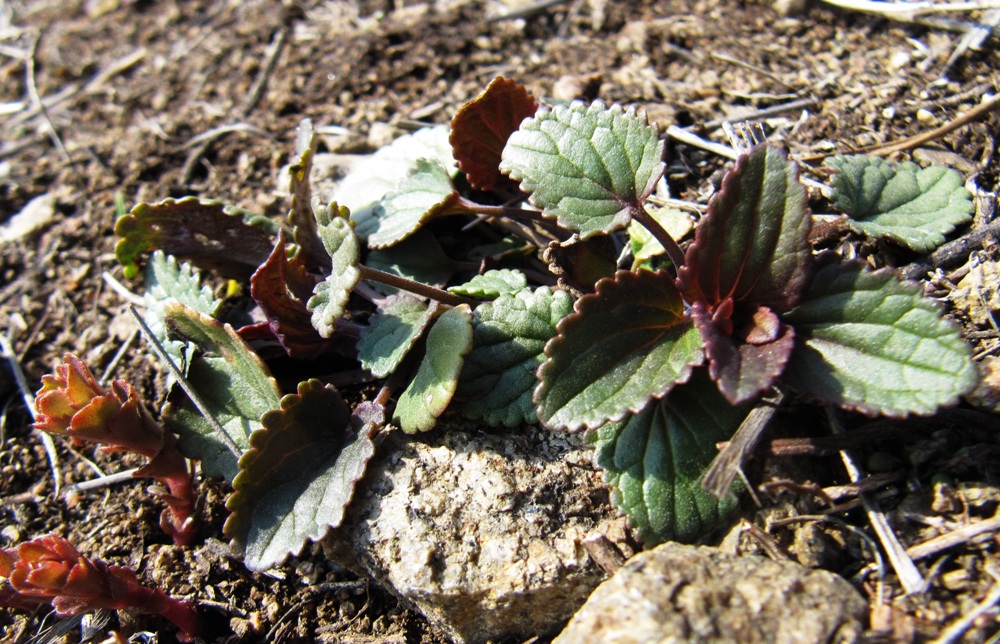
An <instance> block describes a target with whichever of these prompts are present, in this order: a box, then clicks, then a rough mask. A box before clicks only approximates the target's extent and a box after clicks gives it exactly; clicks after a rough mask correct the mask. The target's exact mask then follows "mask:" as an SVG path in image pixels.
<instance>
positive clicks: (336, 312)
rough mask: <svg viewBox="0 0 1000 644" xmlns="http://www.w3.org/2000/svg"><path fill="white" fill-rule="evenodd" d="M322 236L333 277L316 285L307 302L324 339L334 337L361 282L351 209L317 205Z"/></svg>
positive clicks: (359, 254) (316, 212) (315, 210)
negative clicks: (340, 318)
mask: <svg viewBox="0 0 1000 644" xmlns="http://www.w3.org/2000/svg"><path fill="white" fill-rule="evenodd" d="M313 212H314V213H315V214H316V223H317V225H318V233H319V237H320V239H321V240H322V241H323V246H324V247H325V248H326V252H327V253H328V254H329V255H330V266H331V268H330V271H331V272H330V274H329V275H328V276H327V278H326V279H325V280H323V281H322V282H320V283H319V284H317V285H316V288H315V289H314V290H313V296H312V297H311V298H309V301H308V302H306V308H308V309H309V311H311V312H312V318H311V319H312V325H313V327H315V329H316V330H317V331H319V334H320V335H321V336H323V337H324V338H329V337H330V336H331V335H333V327H334V324H335V322H336V320H337V318H339V317H340V316H342V315H343V314H344V305H346V304H347V299H348V298H349V297H350V296H351V289H353V288H354V285H355V284H357V283H358V280H359V279H361V271H360V270H358V261H359V260H360V258H361V249H360V248H359V244H358V238H357V237H356V236H355V235H354V229H353V227H352V226H351V222H350V220H349V219H348V217H349V216H350V213H349V212H348V211H347V208H344V207H340V206H337V204H330V205H329V206H324V205H322V204H320V203H319V202H318V201H316V202H314V203H313Z"/></svg>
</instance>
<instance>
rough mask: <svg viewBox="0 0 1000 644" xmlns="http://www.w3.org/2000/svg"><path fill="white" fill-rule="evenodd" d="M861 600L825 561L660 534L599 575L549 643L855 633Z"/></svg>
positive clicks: (838, 638) (745, 643)
mask: <svg viewBox="0 0 1000 644" xmlns="http://www.w3.org/2000/svg"><path fill="white" fill-rule="evenodd" d="M867 610H868V602H866V601H865V600H864V599H863V598H862V597H861V595H860V594H858V592H857V591H856V590H854V588H852V587H851V585H850V584H849V583H848V582H847V581H846V580H844V579H843V578H841V577H838V576H837V575H835V574H833V573H830V572H827V571H824V570H810V569H808V568H804V567H802V566H800V565H799V564H797V563H793V562H782V563H778V562H775V561H772V560H770V559H765V558H763V557H759V556H756V555H748V556H743V557H736V556H733V555H727V554H724V553H722V552H721V551H720V550H718V549H715V548H706V547H695V546H685V545H681V544H677V543H665V544H663V545H661V546H658V547H657V548H655V549H653V550H651V551H649V552H644V553H641V554H639V555H636V556H635V557H633V558H632V559H630V560H629V561H628V562H627V563H626V564H625V565H624V566H622V568H621V569H619V571H618V572H617V573H616V574H615V576H614V577H612V578H611V579H609V580H608V581H606V582H604V583H603V584H601V585H600V586H599V587H598V588H597V590H595V591H594V593H593V595H591V597H590V599H589V600H587V603H586V604H585V605H584V606H583V608H581V609H580V611H579V612H578V613H577V614H576V615H575V616H574V617H573V619H572V620H571V621H570V623H569V625H568V626H567V627H566V629H565V630H564V631H563V632H562V633H561V634H560V635H559V637H557V638H556V639H555V641H554V643H553V644H571V643H573V644H578V643H579V644H586V643H589V642H595V643H596V642H600V643H601V644H628V643H633V642H634V643H636V644H638V643H640V642H641V643H643V644H647V643H651V642H671V643H678V644H679V643H683V642H740V643H741V644H753V643H756V642H760V643H761V644H764V643H768V644H771V643H778V644H782V643H787V644H792V643H796V642H830V643H834V642H854V641H857V640H859V639H861V637H862V635H863V632H864V618H865V614H866V612H867Z"/></svg>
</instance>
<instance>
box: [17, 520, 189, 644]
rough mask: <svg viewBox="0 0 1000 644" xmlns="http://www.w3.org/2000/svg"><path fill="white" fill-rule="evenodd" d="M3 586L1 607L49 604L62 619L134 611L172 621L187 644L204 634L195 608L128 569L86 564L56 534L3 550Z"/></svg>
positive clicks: (97, 563)
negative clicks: (145, 583) (94, 612)
mask: <svg viewBox="0 0 1000 644" xmlns="http://www.w3.org/2000/svg"><path fill="white" fill-rule="evenodd" d="M0 583H2V584H3V585H2V586H0V606H7V607H11V608H33V607H37V606H39V605H42V604H51V605H52V607H53V608H54V609H55V611H56V614H58V615H63V616H66V615H79V614H81V613H86V612H88V611H92V610H97V609H107V610H122V609H126V608H130V609H136V610H138V611H140V612H143V613H155V614H158V615H162V616H163V617H165V618H167V619H169V620H170V621H171V622H173V623H174V624H175V625H176V626H177V627H178V628H180V629H181V631H182V633H181V637H182V638H183V639H184V640H185V641H190V640H191V639H192V638H194V637H195V636H197V635H198V634H199V633H200V632H201V618H200V617H199V616H198V611H197V609H196V608H195V606H194V604H192V603H191V602H189V601H185V600H178V599H173V598H172V597H169V596H168V595H167V594H165V593H164V592H163V591H162V590H159V589H157V588H147V587H145V586H143V585H142V584H140V583H139V579H138V577H136V575H135V573H134V572H132V571H131V570H129V569H128V568H123V567H121V566H110V565H108V564H106V563H104V562H103V561H101V560H99V559H94V560H91V559H88V558H87V557H85V556H83V555H82V554H80V552H79V551H78V550H77V549H76V548H74V547H73V544H71V543H70V542H69V541H67V540H66V539H63V538H62V537H60V536H58V535H55V534H48V535H45V536H43V537H38V538H37V539H32V540H31V541H26V542H24V543H22V544H21V545H19V546H18V547H17V548H11V549H6V550H0Z"/></svg>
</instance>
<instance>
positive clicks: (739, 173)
mask: <svg viewBox="0 0 1000 644" xmlns="http://www.w3.org/2000/svg"><path fill="white" fill-rule="evenodd" d="M810 225H811V218H810V215H809V211H808V209H807V207H806V193H805V189H804V188H803V187H802V184H801V183H800V182H799V177H798V169H797V168H796V165H795V164H794V163H792V162H790V161H789V160H788V158H787V157H786V156H785V153H784V152H782V151H781V150H779V149H777V148H774V147H771V146H766V145H759V146H756V147H754V148H752V149H751V150H750V152H749V153H747V154H745V155H743V156H741V157H740V158H739V159H738V160H737V162H736V167H735V168H734V169H733V170H731V171H730V172H728V173H727V174H726V176H725V178H724V179H723V181H722V188H721V190H720V191H719V193H718V194H716V195H715V196H714V197H713V198H712V200H711V202H710V203H709V204H708V213H707V214H706V215H705V216H704V217H703V218H702V220H701V222H699V224H698V228H697V230H696V231H695V241H694V244H692V245H691V247H690V248H688V251H687V258H686V260H687V261H686V263H685V266H684V267H683V268H682V269H681V270H680V272H679V277H680V281H681V284H682V288H683V290H684V294H685V296H686V297H687V299H688V301H690V302H692V303H693V302H698V301H703V302H705V303H707V304H708V306H709V307H710V308H712V309H714V308H715V307H717V306H719V305H720V304H722V303H723V302H724V301H726V300H729V299H732V300H733V301H734V302H736V303H740V302H743V303H747V304H752V305H759V306H765V307H767V308H769V309H771V310H772V311H774V312H775V313H778V314H781V313H784V312H785V311H787V310H789V309H790V308H792V307H793V306H794V305H795V304H796V302H798V300H799V298H800V297H801V295H802V292H803V290H804V289H805V287H806V285H807V284H808V283H809V278H810V276H811V274H812V248H811V247H810V246H809V228H810Z"/></svg>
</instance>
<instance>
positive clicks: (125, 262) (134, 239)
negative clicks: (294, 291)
mask: <svg viewBox="0 0 1000 644" xmlns="http://www.w3.org/2000/svg"><path fill="white" fill-rule="evenodd" d="M240 214H241V213H239V212H238V211H236V210H235V209H233V208H230V207H228V206H226V205H224V204H223V203H222V202H219V201H208V200H202V199H198V198H197V197H184V198H183V199H165V200H163V201H161V202H159V203H154V204H149V203H140V204H137V205H136V206H135V207H134V208H132V211H131V212H130V213H129V214H127V215H125V216H123V217H121V218H120V219H119V220H118V223H116V224H115V234H116V235H118V236H119V237H121V239H119V240H118V243H117V244H116V245H115V256H116V257H117V258H118V261H119V262H120V263H121V264H122V266H124V267H125V274H126V276H128V277H134V276H135V275H136V274H138V272H139V267H138V265H137V264H136V261H137V260H138V259H139V256H140V255H141V254H143V253H148V252H151V251H154V250H156V249H160V250H162V251H163V252H165V253H167V254H169V255H174V256H176V257H179V258H181V259H188V260H191V261H192V262H194V263H195V264H196V265H197V266H198V267H199V268H201V269H214V270H218V271H219V273H221V274H222V275H223V276H225V277H231V278H233V279H238V280H245V279H247V278H249V277H250V275H251V273H253V272H254V271H255V270H256V269H257V267H258V266H260V265H261V263H263V262H264V260H266V259H267V256H268V255H269V254H270V253H271V239H270V238H269V237H268V235H267V234H266V233H265V232H263V231H262V230H260V229H258V228H256V227H254V226H250V225H248V224H246V223H244V221H243V219H242V218H241V217H240Z"/></svg>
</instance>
